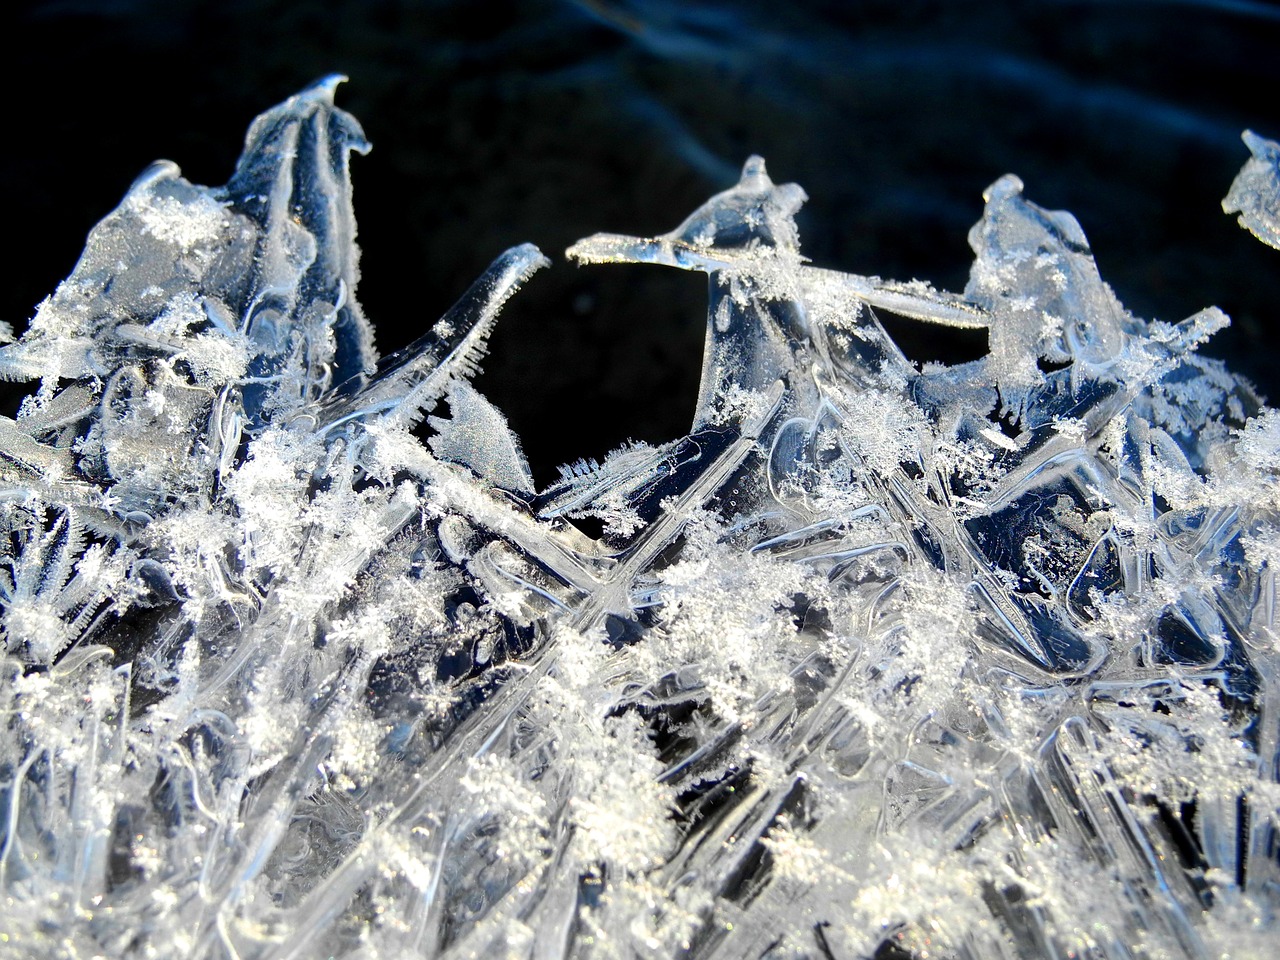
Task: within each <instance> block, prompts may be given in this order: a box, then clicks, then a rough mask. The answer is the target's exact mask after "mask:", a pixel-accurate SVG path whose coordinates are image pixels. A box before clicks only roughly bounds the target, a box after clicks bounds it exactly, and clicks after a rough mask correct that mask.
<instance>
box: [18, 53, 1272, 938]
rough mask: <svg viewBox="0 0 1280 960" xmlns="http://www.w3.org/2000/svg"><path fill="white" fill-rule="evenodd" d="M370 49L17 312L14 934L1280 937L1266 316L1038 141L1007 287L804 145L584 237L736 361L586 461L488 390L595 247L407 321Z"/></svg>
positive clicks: (171, 191)
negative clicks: (828, 263)
mask: <svg viewBox="0 0 1280 960" xmlns="http://www.w3.org/2000/svg"><path fill="white" fill-rule="evenodd" d="M334 87H335V81H334V80H332V79H331V80H329V81H326V82H324V83H321V84H319V85H317V86H316V87H314V88H312V89H310V90H307V91H305V92H303V93H301V94H299V95H298V96H296V97H294V98H292V99H290V100H289V101H287V102H286V103H284V104H282V105H281V106H279V107H277V108H275V109H274V110H272V111H270V112H268V113H267V114H265V115H263V116H262V117H260V118H259V119H258V120H257V121H255V123H254V124H253V126H252V128H251V129H250V131H249V134H248V138H247V142H246V147H245V152H244V155H243V158H242V159H241V161H240V163H239V165H238V167H237V169H236V171H235V174H234V176H233V177H232V178H231V181H230V182H229V183H228V184H227V185H226V186H225V187H223V188H220V189H208V188H204V187H199V186H194V185H192V184H190V183H188V182H187V181H186V180H184V179H182V178H181V176H180V175H179V171H178V169H177V168H176V167H174V166H173V165H172V164H159V165H157V166H155V167H153V168H152V169H151V170H150V171H148V172H147V173H146V174H145V175H144V176H143V177H142V178H141V179H140V180H139V181H138V182H137V183H136V184H134V186H133V188H132V189H131V190H130V191H129V193H128V195H127V196H126V197H125V199H124V201H123V203H122V204H121V205H120V206H119V207H118V208H117V209H116V210H115V211H114V212H113V213H111V214H110V215H109V216H108V217H107V218H106V219H105V220H103V222H102V223H101V224H99V225H98V226H97V227H96V228H95V229H94V230H93V232H92V233H91V234H90V236H89V239H88V244H87V247H86V249H85V252H84V255H83V257H82V259H81V260H80V262H79V263H78V265H77V266H76V268H75V270H74V272H73V273H72V275H71V276H70V278H69V279H67V280H66V281H65V282H64V283H63V284H61V285H60V286H59V288H58V290H57V292H55V293H54V294H53V296H52V297H50V298H49V299H48V300H46V301H45V302H44V303H43V304H41V305H40V307H39V309H38V312H37V313H36V316H35V318H34V320H33V321H32V323H31V325H30V329H29V330H27V331H26V332H25V333H24V334H23V335H22V337H21V338H20V339H19V340H17V342H13V343H10V344H9V345H7V346H5V347H3V348H0V373H3V374H4V375H5V376H6V377H8V378H10V379H20V380H30V381H37V380H38V381H39V384H38V387H37V388H36V389H35V391H34V392H33V393H32V394H31V395H30V396H29V397H28V398H27V399H26V400H25V401H24V402H23V405H22V407H21V410H20V411H19V412H18V415H17V417H16V419H3V420H0V522H2V523H3V526H4V538H3V541H2V545H0V597H2V603H3V608H2V610H0V626H2V629H3V641H4V649H5V652H4V660H3V664H4V671H5V676H6V679H5V683H4V687H3V691H0V698H3V708H2V709H3V717H4V736H3V738H0V887H2V888H3V892H2V894H0V896H2V897H3V899H2V900H0V904H3V907H2V908H0V953H3V954H4V955H7V956H15V957H24V958H27V957H67V958H72V957H74V958H88V957H97V956H117V957H163V958H170V957H210V958H223V957H227V958H246V960H247V958H261V960H267V958H273V960H283V958H291V957H317V956H347V957H361V958H402V957H413V956H425V957H437V956H439V957H449V958H454V957H457V958H462V957H485V958H488V957H536V958H549V957H600V958H612V957H616V958H632V957H697V958H711V957H717V958H739V957H743V958H745V957H752V958H756V957H769V958H783V957H814V958H823V957H827V958H831V957H838V958H855V957H871V956H875V957H878V958H881V960H884V958H904V957H914V958H920V960H927V958H935V957H956V958H970V960H988V958H999V957H1004V958H1032V957H1091V958H1131V957H1132V958H1138V957H1151V958H1175V957H1176V958H1182V957H1193V958H1200V957H1205V958H1207V957H1226V956H1230V957H1232V958H1245V957H1270V956H1274V951H1275V944H1276V936H1277V928H1276V910H1277V907H1278V906H1280V887H1278V886H1277V883H1278V881H1280V870H1278V869H1277V868H1278V861H1277V832H1276V831H1277V826H1280V788H1278V787H1277V776H1276V775H1277V769H1276V763H1277V750H1278V749H1280V744H1278V743H1277V730H1278V726H1277V725H1278V723H1280V720H1278V718H1277V703H1280V692H1278V691H1276V690H1275V687H1276V684H1277V682H1278V679H1277V668H1278V667H1280V662H1278V660H1277V651H1276V625H1275V621H1276V578H1275V572H1274V570H1273V567H1272V563H1273V562H1280V560H1278V558H1280V415H1278V414H1277V413H1275V412H1274V411H1271V410H1269V409H1267V408H1265V407H1264V406H1263V405H1262V404H1261V403H1260V401H1259V400H1258V399H1257V397H1256V396H1255V395H1254V393H1253V392H1252V390H1251V388H1250V387H1249V386H1248V385H1246V384H1244V383H1242V382H1240V381H1238V380H1237V379H1235V378H1234V377H1232V376H1231V375H1230V374H1229V373H1227V372H1226V371H1225V370H1224V369H1223V368H1222V366H1221V365H1220V364H1218V363H1216V362H1214V361H1211V360H1206V359H1202V358H1200V357H1198V356H1197V354H1196V352H1195V351H1196V347H1197V346H1198V345H1199V344H1200V343H1201V342H1202V341H1204V340H1205V338H1207V337H1209V336H1210V335H1211V334H1213V333H1214V332H1215V331H1216V330H1219V329H1221V328H1222V326H1223V325H1225V324H1226V322H1227V319H1226V317H1225V316H1224V315H1223V314H1222V313H1221V312H1220V311H1217V310H1215V309H1213V308H1210V309H1207V310H1203V311H1201V312H1200V313H1197V314H1195V315H1194V316H1192V317H1190V318H1189V319H1187V320H1184V321H1183V322H1181V323H1177V324H1168V323H1161V322H1147V321H1144V320H1141V319H1139V318H1136V317H1134V316H1132V315H1130V314H1129V313H1128V312H1126V311H1125V309H1124V308H1123V307H1122V306H1121V305H1120V303H1119V302H1118V301H1117V299H1116V297H1115V295H1114V294H1113V293H1112V291H1111V290H1110V289H1109V288H1108V287H1107V285H1106V284H1105V283H1104V282H1103V281H1102V279H1101V278H1100V276H1099V273H1098V268H1097V266H1096V265H1095V263H1094V260H1093V257H1092V255H1091V254H1090V251H1089V247H1088V244H1087V242H1086V240H1085V237H1084V234H1083V232H1082V231H1081V229H1080V226H1079V224H1078V223H1077V222H1076V221H1075V220H1074V219H1073V218H1072V217H1071V216H1070V215H1068V214H1066V213H1061V212H1052V211H1047V210H1044V209H1041V208H1040V207H1038V206H1036V205H1035V204H1033V203H1031V202H1030V201H1028V200H1026V199H1024V197H1023V195H1022V184H1021V183H1020V182H1019V181H1018V180H1017V179H1016V178H1014V177H1004V178H1002V179H1001V180H999V181H998V182H996V183H995V184H994V185H993V186H992V187H991V188H990V189H989V191H988V192H987V194H986V209H985V212H984V214H983V217H982V219H981V221H980V222H979V223H978V224H977V225H976V226H975V227H974V228H973V230H972V232H971V234H970V243H971V244H972V246H973V249H974V252H975V255H976V259H975V262H974V266H973V270H972V274H971V279H970V281H969V284H968V286H967V287H966V288H965V290H964V292H963V293H962V294H959V295H957V294H950V293H943V292H938V291H935V290H932V289H930V288H929V287H927V286H926V285H923V284H920V283H896V282H889V281H884V280H880V279H878V278H868V277H861V276H854V275H850V274H844V273H838V272H835V271H831V270H823V269H817V268H815V267H812V266H809V265H808V264H807V263H806V261H805V259H804V258H803V257H802V256H801V254H800V246H799V240H798V235H797V231H796V227H795V223H794V220H793V214H794V213H795V211H796V210H797V208H798V207H799V206H800V204H801V203H802V202H803V201H804V200H805V195H804V193H803V191H802V190H801V189H800V188H799V187H798V186H795V185H793V184H788V185H783V186H778V185H775V184H774V183H773V182H772V181H771V180H770V178H769V176H768V174H767V173H766V171H765V166H764V163H763V161H761V160H760V159H758V158H752V159H750V160H748V161H747V163H746V166H745V168H744V170H743V174H742V179H741V181H740V182H739V183H738V184H737V185H736V186H734V187H732V188H731V189H729V190H727V191H725V192H724V193H721V194H719V195H717V196H715V197H713V198H712V199H710V200H709V201H708V202H707V203H706V204H705V205H703V206H702V207H701V208H699V209H698V210H697V211H695V212H694V213H693V214H692V215H691V216H690V217H689V218H688V219H687V220H686V221H685V222H684V223H683V224H681V225H680V226H679V227H677V228H676V229H675V230H674V231H672V232H671V233H669V234H666V235H665V236H661V237H656V238H651V239H642V238H634V237H623V236H616V235H597V236H594V237H591V238H588V239H586V240H583V241H581V242H579V243H578V244H576V245H575V246H574V247H572V248H571V249H570V250H569V256H570V257H571V258H574V259H576V260H577V261H579V262H580V263H610V262H622V261H645V262H654V263H663V264H668V265H670V266H674V267H679V268H682V269H687V270H697V271H702V272H704V273H706V274H707V276H708V278H709V291H710V293H709V296H710V304H709V310H708V316H707V341H706V352H705V363H704V370H703V378H702V388H701V395H700V397H699V399H698V405H697V409H696V411H695V412H694V415H693V424H692V428H691V431H690V433H689V435H688V436H686V437H683V438H681V439H679V440H677V441H675V442H673V443H669V444H665V445H663V446H659V447H650V446H645V445H634V446H631V447H628V448H625V449H621V450H619V451H617V452H616V453H614V454H613V455H611V456H610V457H608V458H607V459H606V460H605V462H604V463H602V464H587V463H579V464H577V465H574V466H571V467H567V468H566V469H565V470H564V473H563V477H562V479H561V480H560V481H559V482H558V483H556V484H554V485H553V486H551V487H550V488H548V489H544V490H536V489H535V487H534V483H533V481H532V480H531V478H530V473H529V470H528V467H527V465H526V463H525V460H524V456H523V454H522V452H521V447H520V443H519V441H518V440H517V438H516V437H515V436H513V434H512V433H511V431H510V430H509V429H508V427H507V425H506V421H505V419H504V417H503V415H502V414H501V412H500V411H498V410H497V409H496V408H495V407H494V406H493V405H492V404H490V403H489V402H488V401H487V400H485V399H484V397H482V396H481V395H480V394H479V393H478V392H477V391H476V390H475V388H474V387H473V386H471V385H470V383H469V382H468V378H469V376H470V375H471V374H472V373H473V372H474V370H475V364H476V361H477V359H478V358H479V356H480V354H481V352H482V351H483V349H484V344H485V340H486V337H488V335H489V334H490V332H491V330H492V329H493V326H494V323H495V320H496V317H497V315H498V312H499V310H500V308H501V307H502V305H503V303H504V302H505V301H506V299H507V298H508V297H510V296H511V295H512V294H513V293H515V292H516V291H517V289H518V288H519V286H520V285H521V284H522V283H523V282H524V281H525V280H526V279H528V277H529V276H530V275H531V274H532V273H533V272H534V271H536V270H537V269H539V268H540V267H543V266H545V265H546V264H547V261H546V259H545V258H544V257H543V256H542V255H541V254H540V253H539V252H538V251H537V250H536V249H535V248H533V247H532V246H522V247H516V248H514V249H512V250H508V251H507V252H505V253H503V254H502V255H501V256H500V257H499V258H498V259H497V260H496V261H494V263H493V265H492V266H491V267H490V268H489V269H488V271H487V272H486V273H485V274H484V275H483V276H482V277H480V279H479V280H477V281H476V283H475V284H474V285H473V286H472V288H471V289H470V290H469V291H467V292H466V294H465V295H464V296H463V297H462V299H461V300H460V301H459V302H458V304H457V305H456V306H455V307H454V308H453V309H452V310H451V311H449V313H448V314H446V315H445V316H444V317H443V318H442V319H441V320H440V321H439V322H437V323H436V324H435V325H434V326H433V327H432V328H431V329H430V330H429V331H428V332H427V333H425V334H424V335H423V337H422V338H421V339H420V340H419V341H418V342H416V343H414V344H413V345H412V346H410V347H409V348H407V349H406V350H403V351H401V352H399V353H397V354H394V355H392V356H389V357H386V358H385V359H383V360H381V361H379V360H378V359H377V356H376V354H375V352H374V348H373V336H372V330H371V327H370V325H369V323H368V322H367V321H366V319H365V318H364V316H363V315H362V313H361V311H360V308H359V306H358V304H357V301H356V299H355V288H356V279H357V266H356V259H357V252H356V247H355V245H354V236H355V222H354V219H353V215H352V211H351V189H350V185H349V180H348V166H347V165H348V159H349V155H350V153H351V151H353V150H354V151H358V152H363V151H364V150H365V149H366V146H367V145H366V143H365V141H364V139H363V136H362V134H361V131H360V128H359V125H358V124H357V123H356V121H355V120H354V119H352V118H351V117H350V116H349V115H347V114H346V113H344V112H343V111H341V110H339V109H336V108H335V107H334V105H333V92H334ZM1246 139H1247V143H1248V145H1249V147H1250V148H1251V150H1252V152H1253V159H1251V160H1250V161H1249V162H1248V164H1247V165H1246V166H1245V168H1244V170H1243V171H1242V173H1241V175H1240V177H1239V179H1238V180H1237V182H1236V184H1235V185H1234V186H1233V187H1232V189H1231V193H1230V196H1229V197H1228V199H1227V201H1225V202H1224V206H1225V207H1227V208H1228V210H1229V212H1239V213H1240V215H1241V220H1242V223H1243V224H1244V225H1245V226H1246V227H1248V228H1249V229H1250V230H1251V231H1253V232H1254V233H1256V234H1257V235H1258V236H1259V237H1260V238H1262V239H1263V240H1265V241H1267V242H1270V243H1272V244H1273V245H1274V244H1276V242H1277V239H1276V238H1277V236H1280V214H1278V209H1280V179H1278V166H1277V164H1278V158H1280V146H1277V144H1275V143H1272V142H1269V141H1266V140H1263V139H1261V138H1260V137H1256V136H1253V135H1252V134H1248V135H1246ZM884 311H888V312H892V313H895V314H898V315H902V316H906V317H911V318H915V319H917V320H919V321H921V322H934V323H943V324H958V325H964V326H970V327H978V328H984V329H985V330H986V331H987V335H988V337H989V341H990V352H989V355H988V356H986V357H985V358H983V359H981V360H978V361H976V362H972V363H966V364H962V365H957V366H944V365H939V364H930V365H925V366H924V368H923V369H921V368H918V367H917V366H915V365H913V364H912V363H911V362H909V361H908V360H907V359H906V358H905V357H904V356H903V355H902V354H901V353H900V352H899V350H898V349H897V347H896V346H895V345H894V343H893V342H892V341H891V340H890V338H889V337H888V336H887V335H886V333H885V331H884V329H883V328H882V326H881V324H880V321H879V320H878V319H877V313H878V312H884ZM529 388H530V389H531V390H536V389H537V384H530V385H529ZM446 406H447V410H446ZM429 414H430V415H431V416H430V417H429V418H428V415H429ZM423 438H425V442H424V439H423ZM588 517H594V518H597V519H598V520H599V521H600V522H602V524H603V530H604V533H603V534H602V535H601V536H600V537H599V538H592V537H590V536H588V535H586V534H584V533H583V532H581V531H580V530H579V529H578V527H576V526H575V525H574V521H575V520H579V521H580V520H581V519H582V518H588Z"/></svg>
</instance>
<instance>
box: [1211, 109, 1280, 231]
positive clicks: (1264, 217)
mask: <svg viewBox="0 0 1280 960" xmlns="http://www.w3.org/2000/svg"><path fill="white" fill-rule="evenodd" d="M1243 139H1244V142H1245V144H1246V145H1247V146H1248V148H1249V152H1250V153H1252V154H1253V156H1252V157H1250V158H1249V160H1248V161H1246V163H1245V165H1244V166H1243V167H1241V169H1240V172H1239V173H1238V174H1237V175H1236V179H1235V181H1234V182H1233V183H1232V184H1231V189H1230V191H1228V193H1227V196H1226V198H1225V199H1223V201H1222V209H1223V212H1225V213H1238V214H1240V226H1242V227H1244V228H1245V229H1246V230H1248V231H1249V232H1250V233H1252V234H1253V235H1254V236H1255V237H1257V238H1258V239H1259V240H1261V241H1262V242H1263V243H1265V244H1267V245H1268V246H1272V247H1275V248H1277V249H1280V143H1276V141H1274V140H1267V139H1264V138H1263V137H1260V136H1258V135H1257V134H1256V133H1254V132H1253V131H1252V130H1246V131H1245V132H1244V136H1243Z"/></svg>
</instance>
